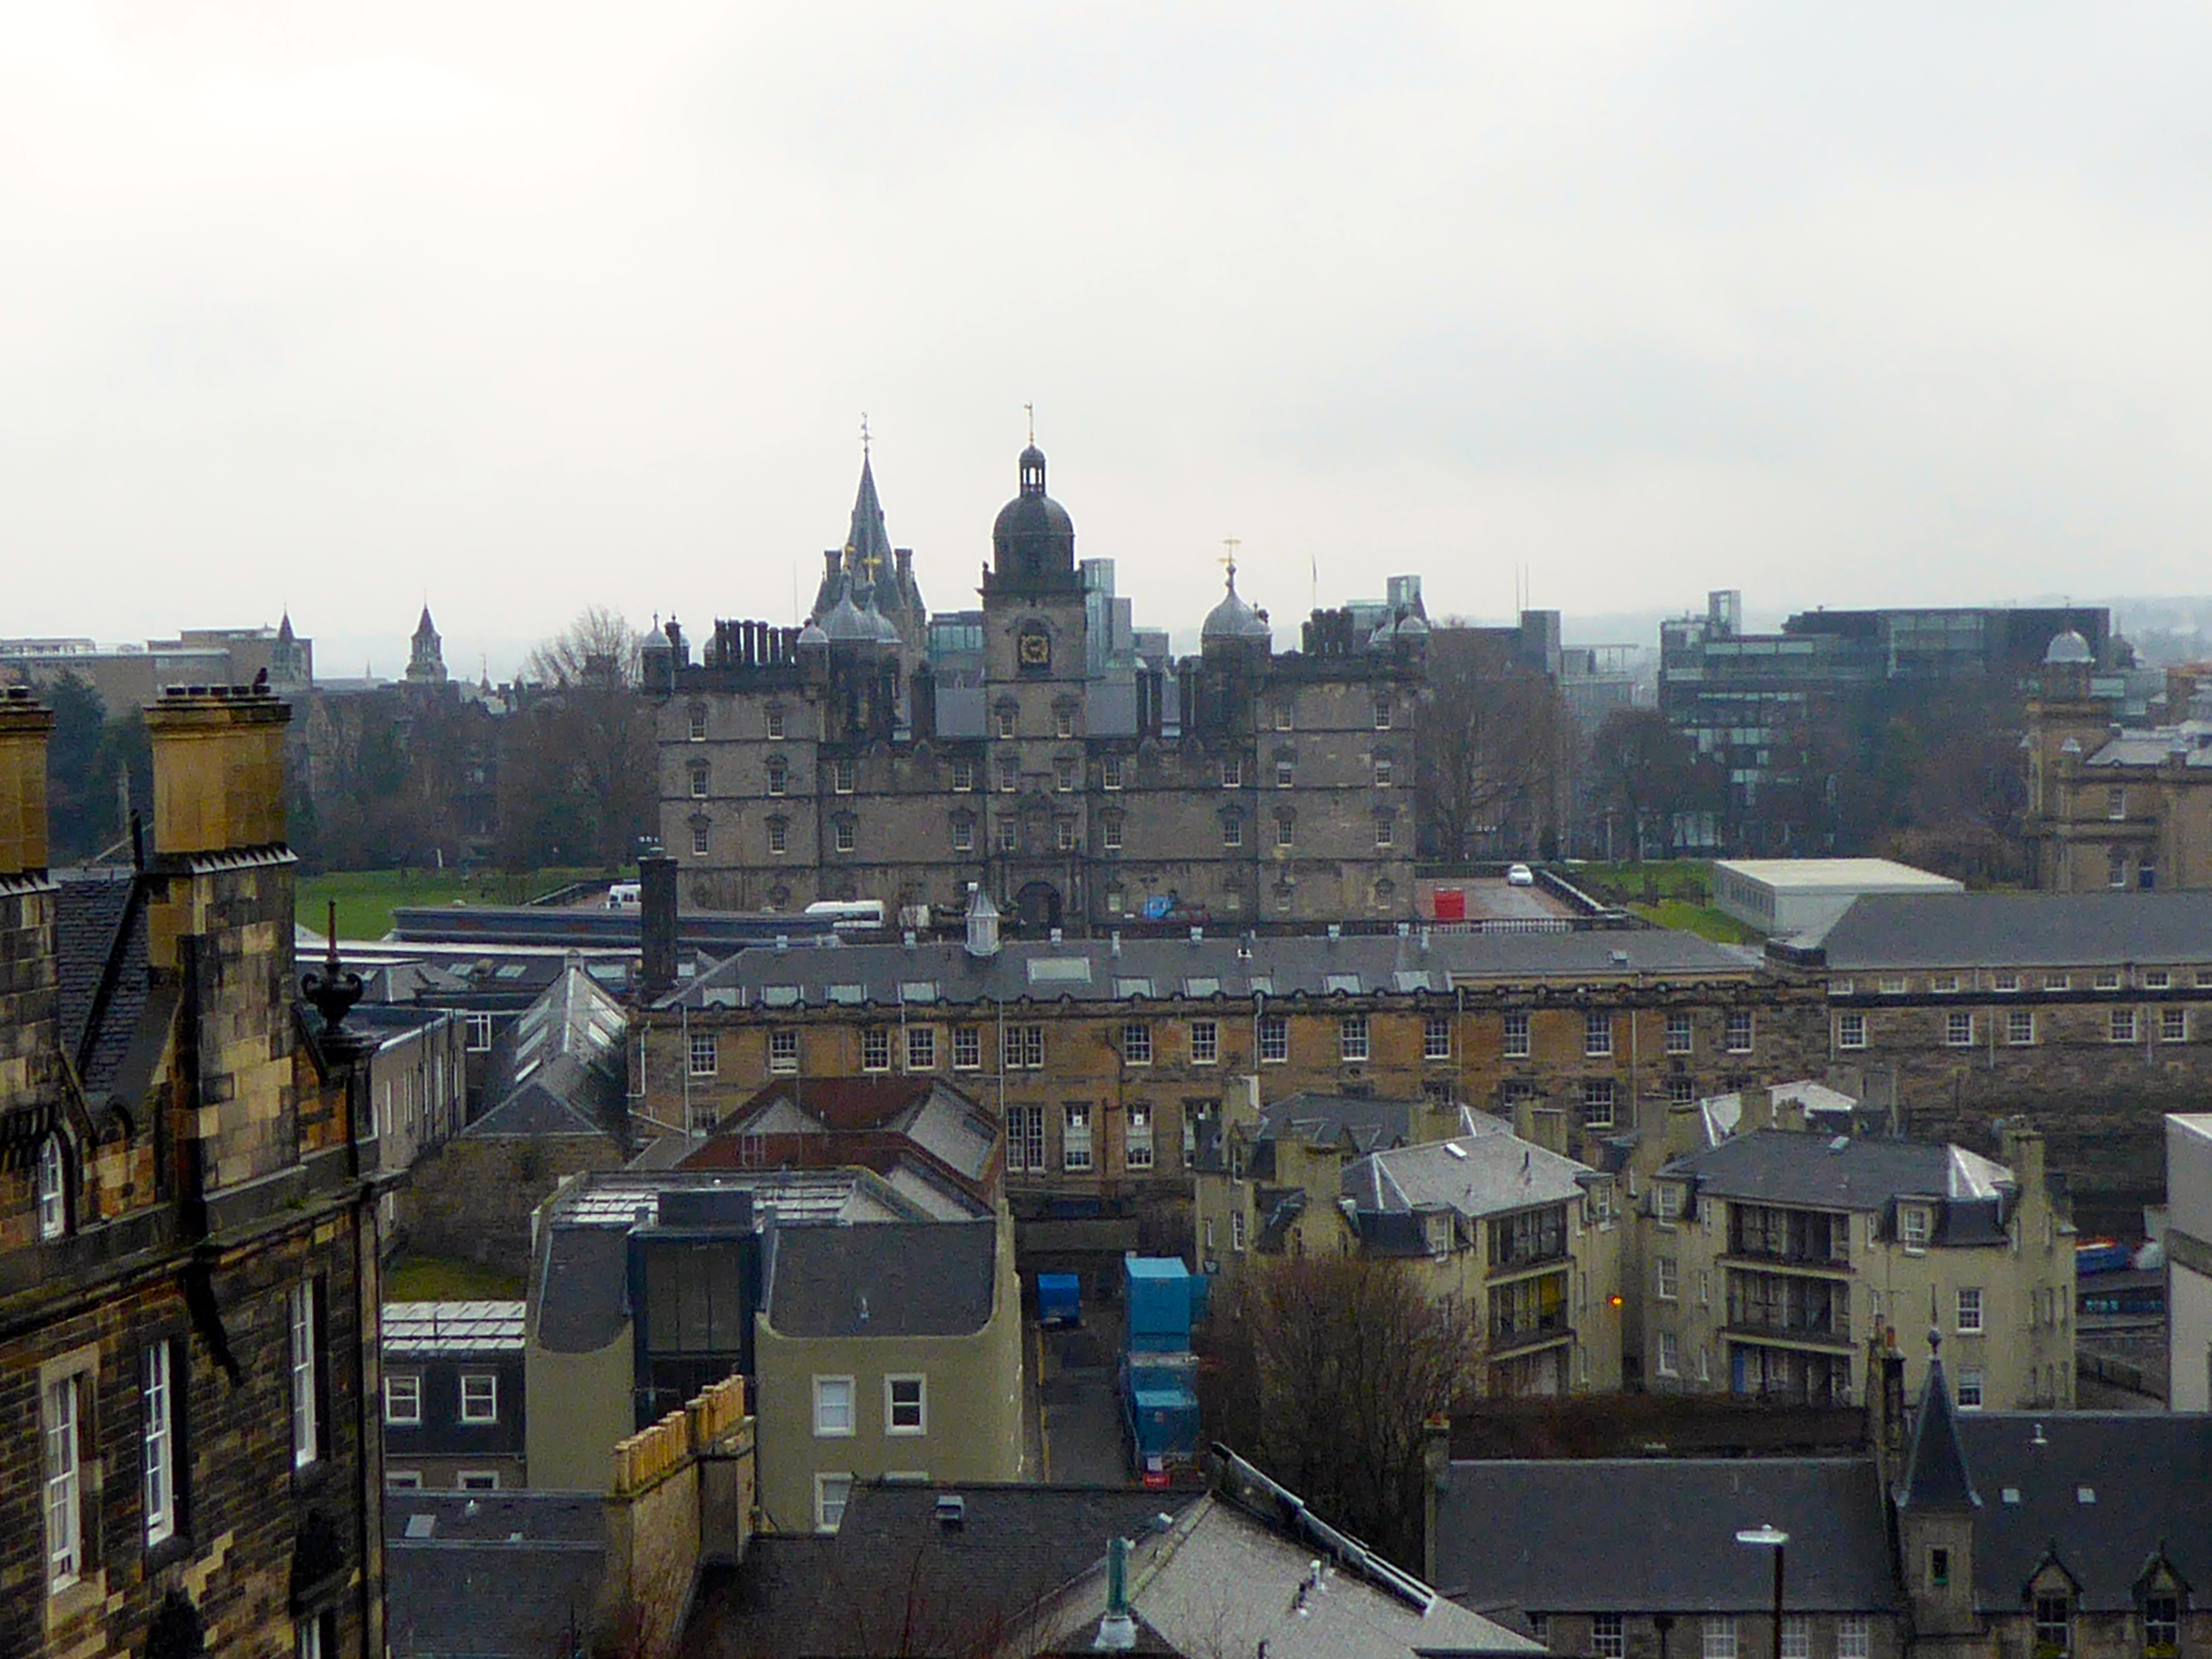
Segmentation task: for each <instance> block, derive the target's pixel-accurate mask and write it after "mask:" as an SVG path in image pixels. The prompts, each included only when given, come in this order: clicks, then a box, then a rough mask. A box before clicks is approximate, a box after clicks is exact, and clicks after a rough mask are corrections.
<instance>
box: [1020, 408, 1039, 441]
mask: <svg viewBox="0 0 2212 1659" xmlns="http://www.w3.org/2000/svg"><path fill="white" fill-rule="evenodd" d="M1022 413H1023V414H1024V415H1026V416H1029V417H1030V448H1032V449H1034V448H1036V404H1023V405H1022Z"/></svg>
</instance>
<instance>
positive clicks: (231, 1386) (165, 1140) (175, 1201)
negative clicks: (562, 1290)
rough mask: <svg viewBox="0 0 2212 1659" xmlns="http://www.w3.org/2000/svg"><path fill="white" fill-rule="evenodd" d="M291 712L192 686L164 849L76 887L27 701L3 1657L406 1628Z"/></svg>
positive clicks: (0, 1191)
mask: <svg viewBox="0 0 2212 1659" xmlns="http://www.w3.org/2000/svg"><path fill="white" fill-rule="evenodd" d="M285 717H286V709H285V707H284V705H283V703H282V702H278V701H277V700H276V699H275V698H273V697H271V696H267V695H265V694H263V693H260V692H258V691H251V690H246V689H245V688H237V689H233V688H231V687H228V686H225V687H222V688H218V689H214V690H190V691H172V692H170V693H168V694H167V695H165V696H162V697H161V698H160V699H159V700H158V701H157V702H155V704H154V705H153V706H152V707H151V708H149V709H148V710H147V711H146V717H145V719H146V728H147V733H148V736H149V738H151V740H152V745H153V764H154V812H153V820H152V825H151V828H152V832H153V833H152V836H151V845H150V846H149V847H148V848H146V849H145V854H144V857H143V862H142V864H141V866H140V867H139V868H137V870H135V871H134V872H132V873H131V875H130V876H129V877H127V878H124V879H108V878H105V877H103V878H99V879H84V880H77V879H70V878H68V877H67V876H66V875H65V874H64V875H62V876H60V877H59V878H58V877H57V875H56V874H55V873H52V872H49V871H48V870H47V868H46V799H45V781H46V732H47V730H48V727H49V726H50V724H51V719H50V716H49V715H48V714H47V712H46V710H44V709H43V708H40V707H38V706H37V705H36V704H35V703H33V702H31V701H30V699H29V697H28V695H27V693H21V692H18V693H14V694H11V695H9V696H8V697H7V698H6V700H5V701H4V702H0V929H4V932H5V938H6V950H5V951H4V953H0V960H4V963H5V969H4V975H0V1402H4V1410H0V1509H3V1510H4V1512H5V1515H6V1520H7V1524H6V1526H5V1527H4V1528H0V1587H4V1592H5V1593H4V1594H0V1652H4V1653H7V1654H10V1655H16V1654H23V1655H31V1654H49V1655H57V1656H58V1655H64V1654H66V1655H70V1656H72V1659H76V1656H82V1659H100V1656H107V1655H113V1656H118V1659H120V1656H124V1655H131V1656H138V1655H150V1654H165V1655H190V1654H199V1653H202V1652H207V1653H226V1654H228V1653H240V1654H247V1653H250V1654H256V1655H277V1654H294V1653H297V1654H300V1655H314V1656H337V1655H349V1656H357V1659H373V1656H379V1655H381V1654H382V1653H383V1651H384V1647H385V1644H384V1632H383V1628H382V1624H383V1585H382V1544H381V1540H380V1534H379V1531H378V1529H377V1528H376V1527H375V1525H374V1520H373V1518H372V1519H371V1520H370V1521H369V1522H368V1523H367V1524H364V1521H363V1517H364V1516H369V1517H373V1516H374V1513H375V1510H374V1505H375V1504H377V1503H378V1501H379V1498H380V1490H379V1489H380V1486H381V1451H380V1445H379V1441H378V1437H377V1431H376V1419H375V1416H374V1403H373V1402H374V1390H375V1387H376V1368H375V1355H374V1343H375V1341H376V1324H377V1301H378V1291H377V1207H378V1205H377V1194H376V1190H375V1188H376V1178H375V1173H374V1172H375V1170H376V1167H377V1152H378V1147H377V1143H376V1140H375V1138H374V1121H373V1119H372V1118H371V1117H370V1115H369V1114H368V1107H367V1100H366V1089H365V1087H364V1086H363V1085H365V1082H366V1072H367V1067H366V1066H365V1065H363V1064H362V1063H361V1061H362V1056H363V1055H364V1054H365V1053H366V1052H367V1050H368V1048H369V1047H370V1046H371V1040H369V1039H366V1038H355V1037H353V1036H351V1035H350V1034H348V1033H345V1032H344V1031H343V1030H342V1029H339V1030H332V1029H331V1028H330V1027H329V1026H328V1025H327V1024H325V1026H324V1028H323V1029H322V1030H311V1029H310V1025H309V1023H308V1020H307V1017H306V1016H305V1015H304V1014H303V1013H302V1012H301V1010H300V1009H299V1007H298V1006H297V1004H296V1003H295V980H294V978H293V957H292V938H293V922H292V908H293V876H292V855H291V854H290V853H289V851H288V850H287V848H286V847H285V844H284V778H283V723H284V720H285ZM344 978H345V976H344V975H338V974H335V973H332V974H330V975H327V977H326V978H325V981H324V983H325V984H327V983H328V981H329V979H338V980H341V981H343V979H344ZM310 988H313V989H320V988H321V987H320V986H314V987H310ZM340 988H341V994H340V995H339V996H337V998H335V999H332V1000H330V1001H329V1003H328V1006H329V1007H330V1008H331V1012H333V1013H334V1014H337V1015H341V1016H342V1014H343V1008H344V1006H345V1000H346V998H345V996H344V994H343V988H344V987H340ZM354 994H357V992H356V993H354Z"/></svg>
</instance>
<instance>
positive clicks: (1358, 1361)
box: [1212, 1255, 1483, 1570]
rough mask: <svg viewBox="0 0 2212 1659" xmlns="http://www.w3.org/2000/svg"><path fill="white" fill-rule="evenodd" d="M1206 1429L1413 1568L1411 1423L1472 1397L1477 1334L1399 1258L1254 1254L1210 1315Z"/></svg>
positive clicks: (1417, 1531)
mask: <svg viewBox="0 0 2212 1659" xmlns="http://www.w3.org/2000/svg"><path fill="white" fill-rule="evenodd" d="M1213 1331H1214V1334H1213V1348H1214V1353H1213V1356H1212V1357H1213V1359H1214V1363H1215V1364H1216V1366H1217V1368H1218V1370H1217V1376H1218V1380H1219V1385H1220V1388H1221V1390H1222V1393H1221V1395H1220V1396H1219V1397H1218V1402H1217V1403H1218V1411H1217V1413H1216V1421H1217V1424H1218V1432H1220V1433H1221V1435H1222V1436H1223V1437H1225V1438H1228V1439H1229V1440H1230V1443H1231V1444H1238V1443H1239V1442H1240V1441H1241V1444H1238V1449H1239V1450H1243V1449H1245V1448H1247V1447H1249V1455H1250V1456H1251V1457H1252V1459H1253V1461H1254V1462H1255V1463H1257V1464H1259V1465H1261V1467H1263V1468H1266V1469H1267V1472H1268V1474H1271V1475H1272V1476H1273V1477H1274V1478H1275V1479H1276V1480H1279V1481H1281V1482H1282V1483H1283V1484H1284V1485H1285V1486H1288V1487H1290V1488H1291V1491H1293V1492H1297V1494H1298V1495H1299V1496H1300V1497H1301V1498H1304V1499H1305V1500H1306V1502H1307V1503H1308V1504H1310V1506H1311V1507H1312V1509H1313V1510H1314V1513H1316V1515H1319V1516H1322V1517H1324V1518H1325V1519H1327V1520H1328V1522H1330V1524H1332V1525H1334V1526H1340V1527H1342V1528H1345V1529H1346V1531H1348V1532H1351V1533H1353V1534H1356V1535H1358V1537H1359V1538H1361V1539H1362V1540H1364V1541H1365V1542H1367V1543H1368V1544H1370V1545H1371V1546H1373V1547H1375V1548H1376V1549H1378V1550H1380V1551H1381V1552H1382V1553H1383V1554H1384V1555H1386V1556H1388V1557H1389V1558H1390V1559H1393V1560H1395V1561H1397V1562H1399V1563H1400V1564H1401V1565H1407V1566H1409V1567H1410V1568H1412V1569H1413V1570H1418V1569H1419V1565H1420V1554H1421V1475H1422V1457H1421V1454H1422V1425H1423V1424H1424V1423H1425V1422H1426V1421H1427V1420H1428V1419H1430V1418H1431V1417H1434V1416H1437V1415H1440V1414H1449V1413H1451V1412H1453V1411H1455V1410H1456V1409H1460V1408H1462V1407H1465V1406H1466V1405H1468V1403H1470V1402H1471V1401H1473V1399H1474V1395H1475V1390H1476V1383H1477V1378H1478V1376H1479V1371H1480V1364H1481V1360H1482V1352H1483V1350H1482V1330H1481V1326H1480V1322H1479V1320H1478V1318H1477V1317H1476V1316H1475V1315H1474V1312H1473V1311H1472V1310H1469V1309H1468V1308H1467V1307H1466V1306H1465V1305H1463V1304H1459V1303H1457V1302H1455V1301H1452V1300H1445V1301H1435V1300H1431V1298H1430V1297H1428V1296H1427V1295H1426V1294H1425V1293H1424V1291H1423V1290H1422V1288H1421V1287H1420V1285H1418V1284H1417V1283H1415V1281H1414V1279H1413V1277H1412V1275H1411V1273H1409V1272H1408V1271H1407V1268H1406V1267H1405V1264H1403V1263H1402V1262H1397V1261H1378V1260H1375V1259H1373V1258H1370V1257H1367V1256H1361V1255H1340V1256H1270V1257H1262V1258H1259V1259H1256V1260H1255V1261H1253V1262H1252V1263H1251V1265H1250V1266H1249V1267H1248V1268H1247V1269H1246V1270H1245V1271H1244V1273H1243V1274H1242V1275H1240V1276H1239V1278H1238V1279H1237V1281H1236V1282H1235V1284H1234V1285H1233V1286H1232V1288H1231V1291H1230V1292H1229V1294H1228V1295H1227V1296H1226V1297H1225V1298H1224V1306H1223V1307H1222V1308H1221V1309H1220V1310H1218V1312H1217V1313H1216V1315H1215V1317H1214V1321H1213Z"/></svg>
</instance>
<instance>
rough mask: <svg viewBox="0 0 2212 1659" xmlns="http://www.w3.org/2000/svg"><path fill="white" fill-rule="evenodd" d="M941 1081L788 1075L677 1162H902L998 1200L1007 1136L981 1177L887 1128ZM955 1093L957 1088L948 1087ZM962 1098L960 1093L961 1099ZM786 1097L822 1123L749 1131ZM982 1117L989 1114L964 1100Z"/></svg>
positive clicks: (881, 1168)
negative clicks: (803, 1128)
mask: <svg viewBox="0 0 2212 1659" xmlns="http://www.w3.org/2000/svg"><path fill="white" fill-rule="evenodd" d="M939 1086H940V1085H939V1084H938V1083H936V1082H935V1081H934V1080H933V1079H929V1078H906V1077H887V1078H803V1079H802V1078H786V1079H779V1080H778V1081H776V1082H775V1083H771V1084H769V1085H768V1086H767V1087H766V1088H764V1089H763V1090H761V1091H759V1092H758V1093H757V1094H756V1095H754V1096H753V1097H752V1098H751V1099H750V1100H748V1101H747V1102H746V1103H744V1105H743V1106H741V1107H739V1108H738V1110H737V1112H736V1113H735V1115H732V1117H731V1118H730V1119H729V1120H728V1121H727V1122H726V1123H725V1124H723V1126H722V1127H720V1128H719V1129H717V1130H716V1131H715V1132H714V1134H712V1135H711V1136H709V1137H708V1139H706V1140H705V1141H703V1142H702V1143H701V1145H700V1146H699V1147H698V1148H697V1150H696V1151H695V1152H692V1153H691V1154H690V1156H689V1157H687V1158H684V1160H683V1161H682V1162H681V1163H680V1164H678V1165H677V1166H676V1167H677V1168H678V1169H682V1170H775V1169H793V1170H836V1169H849V1168H852V1167H853V1166H854V1165H855V1164H857V1165H859V1166H860V1167H861V1168H864V1169H869V1170H874V1171H875V1172H876V1173H877V1174H878V1175H886V1176H887V1175H889V1174H890V1173H891V1172H892V1171H893V1170H896V1168H898V1166H899V1165H900V1164H910V1165H915V1166H918V1167H920V1168H921V1169H922V1170H926V1171H927V1172H928V1174H929V1175H930V1176H932V1177H933V1178H934V1179H935V1180H937V1181H938V1182H941V1183H942V1184H944V1185H945V1186H947V1187H949V1188H952V1189H953V1190H955V1191H957V1192H959V1193H962V1194H966V1195H967V1196H968V1197H969V1198H971V1199H975V1200H978V1201H980V1202H981V1203H983V1204H986V1205H988V1204H991V1203H993V1202H994V1201H995V1200H996V1199H997V1198H998V1195H999V1192H1000V1185H1001V1182H1002V1179H1003V1176H1004V1173H1005V1171H1004V1159H1005V1141H1004V1138H1003V1137H1000V1140H999V1144H998V1145H997V1146H994V1148H993V1149H992V1152H991V1155H990V1159H989V1162H988V1163H987V1164H986V1166H985V1167H984V1169H983V1170H982V1172H981V1179H980V1180H977V1179H973V1178H971V1177H970V1176H968V1175H967V1174H966V1173H965V1172H964V1171H963V1170H959V1169H957V1168H955V1167H954V1166H953V1165H952V1164H948V1163H947V1162H945V1159H944V1158H940V1157H939V1156H938V1155H937V1154H936V1153H935V1152H932V1151H931V1150H930V1149H929V1148H927V1147H926V1146H921V1144H919V1143H918V1142H916V1141H915V1140H913V1139H910V1138H908V1135H907V1134H906V1133H904V1131H903V1130H902V1129H900V1128H895V1127H889V1126H890V1125H891V1124H892V1123H894V1122H895V1121H897V1120H899V1119H901V1118H903V1117H905V1116H906V1115H907V1114H908V1113H909V1112H911V1111H913V1110H915V1109H916V1108H918V1107H920V1106H921V1104H922V1103H924V1102H925V1101H927V1099H928V1098H929V1097H930V1094H931V1092H932V1091H933V1090H935V1089H937V1088H938V1087H939ZM947 1092H948V1093H952V1094H954V1095H955V1096H956V1097H958V1096H957V1091H951V1090H948V1091H947ZM963 1098H964V1097H963ZM785 1102H790V1103H792V1104H793V1106H794V1107H795V1108H796V1109H798V1110H799V1111H800V1112H801V1113H803V1114H804V1115H805V1116H807V1117H809V1118H811V1119H813V1120H814V1121H817V1122H818V1123H820V1124H822V1125H823V1129H822V1130H821V1131H819V1132H812V1131H810V1132H807V1133H778V1134H756V1133H747V1131H746V1128H745V1126H746V1125H747V1124H748V1123H750V1122H751V1121H753V1120H755V1119H756V1118H757V1117H759V1116H760V1115H762V1114H763V1113H764V1112H767V1111H769V1109H772V1108H773V1107H775V1106H776V1105H779V1104H781V1103H785ZM968 1104H969V1106H970V1108H971V1109H974V1110H975V1112H976V1115H978V1116H979V1117H982V1118H984V1119H986V1120H987V1121H988V1119H989V1114H987V1113H986V1112H983V1111H982V1110H981V1109H980V1108H975V1107H974V1104H973V1103H972V1102H970V1103H968Z"/></svg>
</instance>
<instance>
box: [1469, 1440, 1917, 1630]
mask: <svg viewBox="0 0 2212 1659" xmlns="http://www.w3.org/2000/svg"><path fill="white" fill-rule="evenodd" d="M1767 1524H1771V1525H1773V1526H1777V1527H1779V1528H1782V1529H1783V1530H1784V1532H1786V1533H1788V1534H1790V1562H1789V1594H1790V1607H1792V1608H1794V1609H1796V1610H1797V1611H1799V1612H1802V1613H1875V1612H1884V1611H1887V1610H1889V1609H1891V1608H1892V1607H1895V1606H1896V1605H1897V1601H1898V1596H1897V1589H1896V1584H1895V1582H1894V1579H1893V1575H1892V1572H1891V1567H1890V1560H1889V1545H1888V1540H1887V1527H1886V1524H1885V1522H1884V1520H1883V1504H1882V1497H1881V1479H1880V1476H1879V1475H1878V1474H1877V1473H1876V1471H1875V1465H1874V1462H1873V1461H1872V1460H1871V1459H1869V1458H1803V1457H1793V1458H1771V1459H1757V1458H1626V1459H1624V1458H1591V1459H1588V1460H1576V1461H1569V1460H1557V1461H1549V1460H1547V1461H1514V1462H1455V1463H1454V1464H1453V1465H1452V1466H1451V1477H1450V1485H1449V1487H1448V1488H1447V1489H1446V1490H1445V1491H1444V1492H1443V1494H1442V1495H1441V1496H1440V1498H1439V1499H1438V1510H1437V1589H1440V1590H1442V1591H1443V1593H1444V1594H1445V1595H1449V1596H1450V1597H1451V1598H1452V1599H1453V1600H1454V1601H1458V1602H1460V1603H1461V1604H1462V1605H1463V1606H1466V1607H1491V1608H1500V1609H1504V1608H1516V1609H1519V1610H1522V1611H1524V1612H1528V1613H1755V1612H1759V1611H1763V1610H1765V1609H1766V1608H1768V1607H1771V1605H1772V1603H1771V1597H1772V1594H1773V1577H1772V1573H1773V1569H1772V1565H1771V1562H1770V1561H1769V1559H1768V1558H1767V1556H1766V1555H1765V1553H1764V1552H1763V1551H1759V1550H1755V1549H1752V1548H1750V1547H1746V1546H1743V1545H1740V1544H1738V1543H1737V1542H1736V1541H1735V1534H1736V1533H1737V1531H1738V1530H1739V1529H1741V1528H1747V1527H1757V1526H1760V1525H1767ZM1593 1564H1602V1570H1594V1567H1593Z"/></svg>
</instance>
